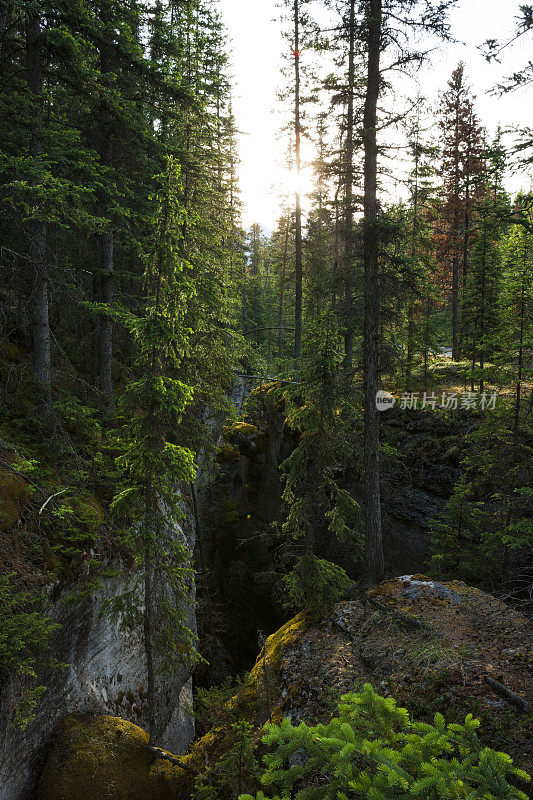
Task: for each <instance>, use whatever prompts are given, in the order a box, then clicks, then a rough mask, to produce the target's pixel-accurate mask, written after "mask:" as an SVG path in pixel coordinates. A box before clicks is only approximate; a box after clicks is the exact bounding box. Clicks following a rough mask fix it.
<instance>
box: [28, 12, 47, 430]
mask: <svg viewBox="0 0 533 800" xmlns="http://www.w3.org/2000/svg"><path fill="white" fill-rule="evenodd" d="M26 79H27V82H28V88H29V90H30V93H31V95H32V97H33V101H34V103H35V108H36V114H35V118H36V119H35V121H36V125H35V129H34V133H33V136H32V140H31V143H30V155H31V156H32V158H33V159H35V160H37V159H39V158H40V156H41V155H42V152H43V144H42V138H41V136H42V132H41V128H42V125H43V100H44V98H43V75H42V54H41V19H40V14H39V12H38V11H36V10H34V9H28V14H27V22H26ZM28 236H29V241H30V258H31V263H32V275H33V286H32V296H33V303H32V325H33V374H34V380H35V389H36V395H37V411H38V414H39V416H40V417H41V419H42V420H43V421H45V422H46V423H49V422H50V420H51V417H52V381H51V356H50V320H49V310H48V263H47V252H46V247H47V241H46V240H47V226H46V223H45V222H43V221H41V220H38V219H34V220H32V221H31V222H30V223H29V225H28Z"/></svg>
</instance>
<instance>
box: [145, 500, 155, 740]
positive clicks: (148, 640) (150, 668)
mask: <svg viewBox="0 0 533 800" xmlns="http://www.w3.org/2000/svg"><path fill="white" fill-rule="evenodd" d="M148 503H149V501H148V502H147V505H148ZM151 551H152V548H151V546H150V544H149V543H147V544H146V546H145V549H144V616H143V638H144V652H145V655H146V682H147V692H148V693H147V699H148V735H149V736H150V741H152V739H153V736H154V734H155V724H156V719H155V665H154V649H153V617H154V601H153V595H152V577H153V565H152V553H151Z"/></svg>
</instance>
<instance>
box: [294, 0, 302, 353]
mask: <svg viewBox="0 0 533 800" xmlns="http://www.w3.org/2000/svg"><path fill="white" fill-rule="evenodd" d="M294 134H295V158H296V179H297V180H298V179H299V177H300V170H301V156H300V139H301V122H300V7H299V0H294ZM295 221H296V236H295V267H294V282H295V287H294V288H295V292H294V358H295V359H299V358H300V356H301V354H302V284H303V258H302V201H301V197H300V187H299V186H298V185H297V189H296V209H295Z"/></svg>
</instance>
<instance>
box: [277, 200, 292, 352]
mask: <svg viewBox="0 0 533 800" xmlns="http://www.w3.org/2000/svg"><path fill="white" fill-rule="evenodd" d="M290 226H291V222H290V217H289V215H287V227H286V229H285V244H284V247H283V263H282V266H281V286H280V290H279V314H278V325H279V330H278V355H279V357H280V358H281V357H282V351H283V301H284V299H285V271H286V269H287V253H288V249H289V230H290Z"/></svg>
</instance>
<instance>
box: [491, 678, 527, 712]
mask: <svg viewBox="0 0 533 800" xmlns="http://www.w3.org/2000/svg"><path fill="white" fill-rule="evenodd" d="M484 680H485V683H488V685H489V686H490V687H491V688H492V689H494V691H495V692H497V693H498V694H501V695H502V697H505V698H506V699H507V700H509V702H510V703H512V704H513V705H515V706H517V707H518V708H519V709H520V710H521V711H523V712H524V713H525V714H529V711H530V707H529V703H528V702H527V700H524V698H523V697H520V695H519V694H517V693H516V692H513V690H512V689H509V687H508V686H504V684H503V683H500V681H497V680H495V679H494V678H491V677H490V675H485V676H484Z"/></svg>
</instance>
